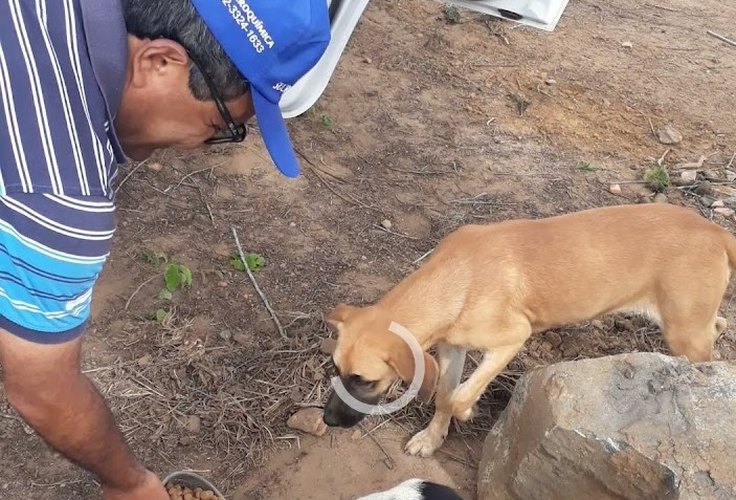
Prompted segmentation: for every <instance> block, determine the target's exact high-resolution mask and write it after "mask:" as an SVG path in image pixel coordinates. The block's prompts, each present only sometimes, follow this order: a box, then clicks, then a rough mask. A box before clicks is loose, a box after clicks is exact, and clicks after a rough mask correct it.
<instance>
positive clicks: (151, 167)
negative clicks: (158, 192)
mask: <svg viewBox="0 0 736 500" xmlns="http://www.w3.org/2000/svg"><path fill="white" fill-rule="evenodd" d="M162 168H164V166H163V165H161V164H160V163H159V162H157V161H154V162H152V163H149V164H148V170H151V171H152V172H158V171H160V170H161V169H162Z"/></svg>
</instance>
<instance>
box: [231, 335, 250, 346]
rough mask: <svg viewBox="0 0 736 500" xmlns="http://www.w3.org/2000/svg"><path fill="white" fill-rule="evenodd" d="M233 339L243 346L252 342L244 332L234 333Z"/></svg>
mask: <svg viewBox="0 0 736 500" xmlns="http://www.w3.org/2000/svg"><path fill="white" fill-rule="evenodd" d="M233 340H234V341H235V342H237V343H238V344H240V345H242V346H243V347H249V346H250V345H251V344H252V342H251V340H250V337H249V336H248V335H246V334H244V333H236V334H235V335H233Z"/></svg>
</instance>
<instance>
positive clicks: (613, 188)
mask: <svg viewBox="0 0 736 500" xmlns="http://www.w3.org/2000/svg"><path fill="white" fill-rule="evenodd" d="M608 190H609V191H610V192H611V194H621V185H620V184H611V186H610V187H609V188H608Z"/></svg>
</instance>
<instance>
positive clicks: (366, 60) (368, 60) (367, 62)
mask: <svg viewBox="0 0 736 500" xmlns="http://www.w3.org/2000/svg"><path fill="white" fill-rule="evenodd" d="M363 62H364V63H366V64H373V59H371V58H370V57H364V58H363Z"/></svg>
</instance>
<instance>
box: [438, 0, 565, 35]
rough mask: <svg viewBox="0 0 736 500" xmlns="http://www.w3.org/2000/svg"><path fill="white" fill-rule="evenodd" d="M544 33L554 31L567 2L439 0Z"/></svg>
mask: <svg viewBox="0 0 736 500" xmlns="http://www.w3.org/2000/svg"><path fill="white" fill-rule="evenodd" d="M440 1H442V2H443V3H447V4H451V5H457V6H458V7H464V8H466V9H470V10H474V11H477V12H482V13H484V14H489V15H491V16H495V17H500V18H503V19H507V20H509V21H513V22H517V23H520V24H525V25H527V26H531V27H533V28H539V29H542V30H545V31H554V29H555V27H557V23H558V22H559V21H560V18H561V17H562V13H563V12H564V11H565V7H567V2H568V0H440Z"/></svg>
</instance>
